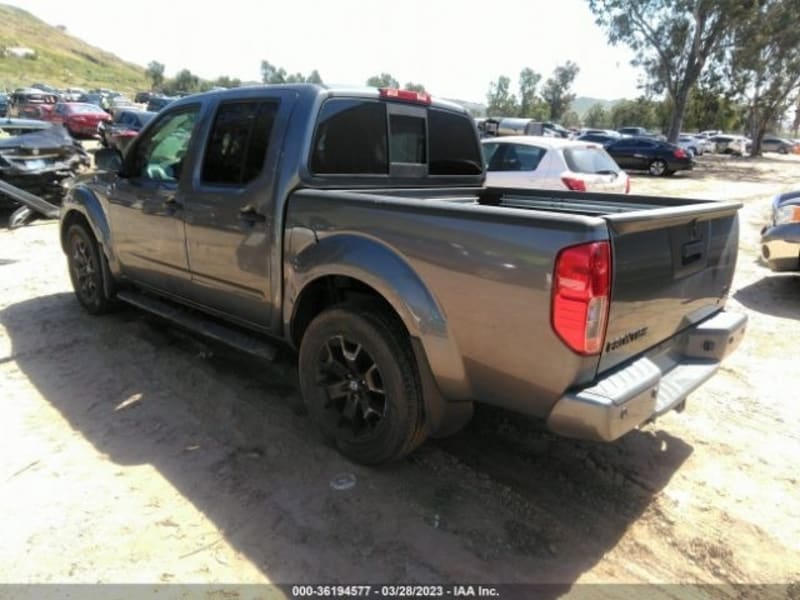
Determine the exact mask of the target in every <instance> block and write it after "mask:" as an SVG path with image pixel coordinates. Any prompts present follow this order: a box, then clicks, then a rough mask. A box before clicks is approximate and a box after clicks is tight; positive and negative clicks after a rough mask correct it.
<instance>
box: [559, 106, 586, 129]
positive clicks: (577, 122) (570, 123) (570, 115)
mask: <svg viewBox="0 0 800 600" xmlns="http://www.w3.org/2000/svg"><path fill="white" fill-rule="evenodd" d="M561 124H562V125H563V126H564V127H573V128H577V127H580V126H581V118H580V116H578V113H577V112H575V111H574V110H568V111H567V112H565V113H564V117H563V118H562V119H561Z"/></svg>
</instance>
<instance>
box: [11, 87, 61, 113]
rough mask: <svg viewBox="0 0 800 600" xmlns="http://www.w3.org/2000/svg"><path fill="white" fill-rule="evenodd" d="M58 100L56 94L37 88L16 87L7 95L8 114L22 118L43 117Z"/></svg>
mask: <svg viewBox="0 0 800 600" xmlns="http://www.w3.org/2000/svg"><path fill="white" fill-rule="evenodd" d="M57 102H58V96H56V95H54V94H50V93H48V92H43V91H41V90H37V89H18V90H15V91H14V93H13V94H11V96H10V97H9V105H8V115H9V116H11V117H19V118H23V119H44V118H45V117H46V116H47V115H48V114H50V111H52V110H53V107H54V106H55V105H56V103H57Z"/></svg>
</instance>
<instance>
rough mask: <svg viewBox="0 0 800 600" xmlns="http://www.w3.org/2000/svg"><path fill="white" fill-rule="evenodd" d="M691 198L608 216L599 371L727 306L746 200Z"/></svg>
mask: <svg viewBox="0 0 800 600" xmlns="http://www.w3.org/2000/svg"><path fill="white" fill-rule="evenodd" d="M687 202H690V203H691V204H689V205H683V206H673V207H665V208H658V209H654V210H646V211H636V212H628V213H619V214H612V215H607V216H605V217H604V218H605V220H606V221H607V222H608V225H609V230H610V231H609V233H610V236H611V243H612V257H613V269H612V272H613V279H612V287H611V306H610V310H609V316H608V325H607V328H606V338H605V345H604V346H603V352H602V355H601V358H600V364H599V366H598V371H599V372H602V371H605V370H607V369H609V368H611V367H614V366H616V365H618V364H620V363H622V362H624V361H626V360H628V359H630V358H632V357H634V356H636V355H638V354H641V353H642V352H644V351H645V350H647V349H648V348H651V347H653V346H655V345H656V344H659V343H660V342H662V341H664V340H666V339H668V338H670V337H672V336H674V335H675V334H676V333H678V332H680V331H681V330H683V329H685V328H687V327H689V326H691V325H693V324H695V323H697V322H699V321H701V320H703V319H705V318H706V317H708V316H710V315H712V314H713V313H715V312H717V311H718V310H720V309H721V308H722V307H723V306H724V304H725V300H726V299H727V296H728V293H729V292H730V286H731V281H732V279H733V271H734V268H735V267H736V254H737V251H738V241H739V225H738V217H737V214H736V212H737V210H738V209H739V208H741V204H738V203H733V202H712V201H709V202H700V201H691V200H689V201H687Z"/></svg>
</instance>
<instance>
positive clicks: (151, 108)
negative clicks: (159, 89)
mask: <svg viewBox="0 0 800 600" xmlns="http://www.w3.org/2000/svg"><path fill="white" fill-rule="evenodd" d="M175 100H176V98H173V97H171V96H152V97H151V98H150V100H148V101H147V112H158V111H160V110H161V109H162V108H164V107H165V106H168V105H169V104H171V103H172V102H174V101H175Z"/></svg>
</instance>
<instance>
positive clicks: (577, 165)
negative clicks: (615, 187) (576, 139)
mask: <svg viewBox="0 0 800 600" xmlns="http://www.w3.org/2000/svg"><path fill="white" fill-rule="evenodd" d="M564 160H565V161H566V163H567V166H568V167H569V170H570V171H572V172H574V173H608V172H610V171H611V172H614V173H618V172H619V165H617V163H616V162H614V159H613V158H611V157H610V156H609V155H608V153H607V152H606V151H605V150H603V149H602V148H566V149H564Z"/></svg>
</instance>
